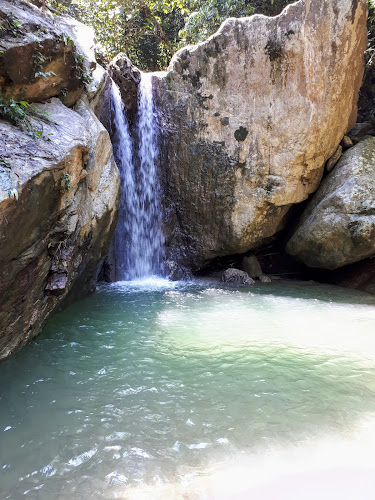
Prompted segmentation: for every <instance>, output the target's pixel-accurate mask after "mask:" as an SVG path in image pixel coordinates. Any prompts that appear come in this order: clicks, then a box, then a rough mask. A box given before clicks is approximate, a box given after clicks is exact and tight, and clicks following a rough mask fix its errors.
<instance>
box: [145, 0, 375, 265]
mask: <svg viewBox="0 0 375 500" xmlns="http://www.w3.org/2000/svg"><path fill="white" fill-rule="evenodd" d="M366 17H367V4H366V1H365V0H358V1H357V0H356V1H355V2H354V1H353V0H300V1H298V2H296V3H294V4H291V5H289V6H288V7H287V8H286V9H284V11H283V12H282V13H281V14H280V15H279V16H277V17H272V18H267V17H265V16H262V15H255V16H252V17H250V18H241V19H228V20H227V21H225V22H224V23H223V25H222V26H221V28H220V29H219V31H218V32H217V33H216V34H214V35H213V36H211V37H210V38H209V39H208V40H206V41H205V42H203V43H200V44H199V45H197V46H190V47H185V48H183V49H181V50H180V51H178V52H177V53H176V54H175V56H174V57H173V59H172V62H171V65H170V68H169V71H168V72H166V73H155V75H154V78H153V82H154V95H155V99H156V102H157V104H158V108H159V120H160V128H161V131H162V134H163V136H162V139H161V144H160V171H161V181H162V185H163V187H164V203H165V207H166V221H165V224H164V233H165V236H166V246H167V251H169V252H171V254H172V255H175V253H178V252H180V256H179V264H181V265H184V266H186V267H189V268H192V269H193V270H195V269H198V268H201V267H202V266H204V265H205V264H207V263H208V262H209V261H211V260H212V259H214V258H216V257H220V256H225V255H231V254H239V253H246V252H248V251H249V250H251V249H253V248H255V247H258V246H259V245H261V244H264V242H265V241H267V240H268V239H269V238H270V237H272V236H273V235H275V234H276V233H277V232H278V231H280V230H281V229H282V228H283V227H284V226H285V222H286V216H287V214H288V211H289V209H290V207H291V206H292V205H293V204H296V203H300V202H301V201H303V200H305V199H307V198H308V196H309V195H310V194H311V193H313V192H314V191H315V190H316V189H317V187H318V186H319V183H320V181H321V178H322V175H323V172H324V165H325V163H326V161H327V160H328V159H329V158H330V157H331V156H332V155H333V154H334V153H335V151H336V150H337V147H338V145H339V144H340V141H341V139H342V137H343V136H344V134H345V133H346V132H347V131H348V130H350V129H351V128H352V127H353V126H354V124H355V120H356V113H357V107H356V103H357V98H358V91H359V87H360V85H361V81H362V75H363V53H364V50H365V49H366V32H367V31H366Z"/></svg>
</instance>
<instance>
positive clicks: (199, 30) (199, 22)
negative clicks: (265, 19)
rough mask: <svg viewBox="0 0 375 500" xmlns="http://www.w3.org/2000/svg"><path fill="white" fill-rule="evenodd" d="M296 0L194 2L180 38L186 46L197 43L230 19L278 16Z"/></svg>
mask: <svg viewBox="0 0 375 500" xmlns="http://www.w3.org/2000/svg"><path fill="white" fill-rule="evenodd" d="M294 1H295V0H209V1H208V2H206V1H204V0H192V1H191V2H190V8H191V11H192V12H191V14H190V16H189V17H188V19H187V22H186V24H185V26H184V28H183V29H182V30H181V32H180V38H181V39H182V40H183V43H184V44H187V43H197V42H200V41H202V40H204V39H205V38H207V37H209V36H210V35H212V34H213V33H215V31H217V29H218V28H219V27H220V25H221V23H222V22H223V21H224V20H225V19H227V18H228V17H244V16H251V15H253V14H265V15H269V16H274V15H277V14H279V13H280V12H281V10H282V9H283V8H284V7H285V6H286V5H288V4H290V3H292V2H294Z"/></svg>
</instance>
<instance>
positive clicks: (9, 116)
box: [0, 95, 48, 139]
mask: <svg viewBox="0 0 375 500" xmlns="http://www.w3.org/2000/svg"><path fill="white" fill-rule="evenodd" d="M47 116H48V113H47V112H46V111H44V110H40V109H38V108H37V107H36V106H35V105H34V104H29V103H28V102H27V101H16V100H14V99H13V98H12V97H6V96H3V95H0V117H1V118H4V119H5V120H8V121H10V122H11V123H13V124H14V125H17V126H18V127H20V128H22V129H23V130H26V131H27V132H28V133H29V134H30V135H31V136H32V137H33V138H35V139H39V138H41V137H42V136H43V130H40V129H38V128H35V126H34V125H33V123H32V118H39V119H44V120H46V119H47Z"/></svg>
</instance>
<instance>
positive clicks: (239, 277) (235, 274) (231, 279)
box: [221, 267, 255, 286]
mask: <svg viewBox="0 0 375 500" xmlns="http://www.w3.org/2000/svg"><path fill="white" fill-rule="evenodd" d="M221 281H223V282H224V283H232V284H234V285H240V286H242V285H248V286H252V285H254V283H255V281H254V280H253V279H252V278H250V276H249V275H248V274H247V273H245V271H241V270H240V269H235V268H234V267H231V268H229V269H226V270H225V271H224V273H223V274H222V276H221Z"/></svg>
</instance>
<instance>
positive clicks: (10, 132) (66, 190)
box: [0, 99, 120, 359]
mask: <svg viewBox="0 0 375 500" xmlns="http://www.w3.org/2000/svg"><path fill="white" fill-rule="evenodd" d="M36 106H37V108H38V109H39V110H43V111H45V112H48V115H47V116H45V115H44V116H43V121H41V122H38V121H36V120H34V121H33V126H34V127H35V128H36V129H38V130H39V129H40V130H42V137H41V138H39V139H35V138H32V137H30V135H29V134H27V133H26V132H24V131H22V130H20V129H19V128H17V127H15V126H13V125H11V124H10V123H8V122H5V121H2V120H0V155H1V156H0V159H1V161H0V325H1V329H0V359H1V358H4V357H6V356H8V355H9V354H10V353H11V352H13V351H14V350H15V349H16V348H17V347H18V346H21V345H23V344H24V343H25V342H27V341H28V340H29V339H31V338H32V337H34V336H36V335H38V333H40V331H41V329H42V327H43V325H44V324H45V322H46V320H47V319H48V317H49V316H50V315H51V313H52V312H53V311H54V310H56V308H57V307H58V306H60V305H61V304H62V301H63V300H65V298H66V297H67V294H68V292H71V291H72V288H73V286H74V287H75V290H76V292H78V293H79V294H81V295H82V294H85V293H88V292H89V291H91V290H92V288H93V285H94V282H95V280H96V273H97V268H98V264H99V263H100V262H101V260H102V259H103V258H104V256H105V254H106V253H107V252H108V247H109V242H110V239H111V235H112V233H113V231H114V226H115V223H116V220H117V213H118V203H119V185H120V182H119V173H118V170H117V167H116V165H115V163H114V160H113V155H112V146H111V143H110V140H109V136H108V133H107V131H106V130H105V129H104V127H103V126H102V125H101V123H100V122H99V121H98V120H97V118H96V117H95V115H94V114H93V112H92V110H91V109H90V108H89V106H88V104H87V103H85V102H83V101H80V102H79V103H78V104H77V107H76V111H73V110H72V109H69V108H67V107H65V106H64V105H63V104H62V103H61V101H60V100H58V99H51V101H50V102H49V103H46V104H37V105H36ZM12 189H13V190H15V191H16V192H17V197H18V199H16V198H10V197H9V194H8V193H9V191H10V190H12ZM73 292H74V290H73Z"/></svg>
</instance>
